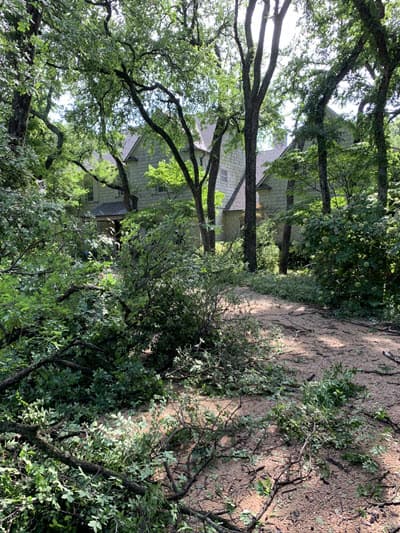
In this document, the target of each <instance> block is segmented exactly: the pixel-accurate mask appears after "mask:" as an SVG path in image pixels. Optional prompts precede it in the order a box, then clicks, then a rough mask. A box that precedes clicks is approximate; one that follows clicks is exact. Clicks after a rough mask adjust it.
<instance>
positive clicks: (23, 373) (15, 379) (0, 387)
mask: <svg viewBox="0 0 400 533" xmlns="http://www.w3.org/2000/svg"><path fill="white" fill-rule="evenodd" d="M74 346H86V347H88V348H91V349H92V350H97V351H103V350H102V349H101V348H99V347H98V346H96V345H95V344H92V343H90V342H86V341H82V340H80V339H75V340H73V341H72V342H70V343H69V344H67V346H65V347H64V348H62V349H61V350H58V351H57V352H56V353H55V354H54V355H51V356H50V357H46V358H44V359H41V360H40V361H36V363H33V364H31V365H30V366H27V367H25V368H23V369H22V370H20V371H19V372H16V373H15V374H13V375H12V376H10V377H8V378H6V379H5V380H3V381H2V382H0V393H2V392H4V391H5V390H6V389H8V388H9V387H12V386H13V385H16V384H17V383H19V382H20V381H22V380H23V379H24V378H26V377H28V376H29V375H30V374H32V372H35V370H38V369H39V368H42V367H43V366H45V365H50V364H60V365H63V366H68V367H70V368H73V369H75V370H81V371H83V372H85V373H87V372H91V369H90V368H87V367H83V366H81V365H78V364H77V363H74V362H72V361H66V360H65V359H63V358H62V356H63V355H64V354H66V353H67V352H68V351H69V350H70V349H71V348H73V347H74Z"/></svg>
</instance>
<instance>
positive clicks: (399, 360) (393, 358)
mask: <svg viewBox="0 0 400 533" xmlns="http://www.w3.org/2000/svg"><path fill="white" fill-rule="evenodd" d="M382 354H383V355H384V356H385V357H387V358H388V359H390V360H391V361H393V362H394V363H396V365H400V358H399V357H396V356H395V355H393V354H392V353H391V352H386V351H385V350H383V352H382Z"/></svg>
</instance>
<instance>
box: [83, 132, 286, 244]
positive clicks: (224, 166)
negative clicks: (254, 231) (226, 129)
mask: <svg viewBox="0 0 400 533" xmlns="http://www.w3.org/2000/svg"><path fill="white" fill-rule="evenodd" d="M198 129H199V132H198V139H197V141H196V143H195V148H196V156H197V157H198V161H199V164H200V165H202V166H203V167H204V168H205V167H206V165H207V162H208V158H209V155H210V147H211V142H212V136H213V132H214V126H207V127H203V128H200V127H199V128H198ZM229 141H230V139H229V135H225V136H224V138H223V143H222V150H221V160H220V169H219V174H218V178H217V184H216V190H217V191H219V192H222V193H223V201H222V204H221V205H220V206H218V207H217V213H216V215H217V216H216V223H217V228H219V231H217V239H219V240H225V241H231V240H234V239H235V238H237V237H238V236H239V234H240V228H241V226H242V224H243V218H244V205H245V204H244V170H245V156H244V151H243V148H242V147H239V146H237V147H233V148H232V146H230V145H229ZM284 148H285V146H284V145H283V144H281V145H278V146H277V147H275V148H273V149H272V150H267V151H264V152H260V154H259V156H258V160H257V182H259V181H260V180H261V179H262V177H263V165H264V164H265V163H266V162H271V161H273V160H274V159H276V157H278V156H279V155H280V154H281V153H282V151H283V150H284ZM103 159H106V160H108V161H109V162H111V163H113V162H114V163H115V161H113V158H112V157H111V156H110V155H105V156H104V157H103ZM122 159H123V161H124V162H125V164H126V168H127V173H128V178H129V182H130V185H131V191H132V193H133V194H134V195H135V197H136V201H137V206H136V207H137V209H138V210H141V209H146V208H148V207H152V206H154V205H156V204H157V203H158V202H160V201H162V200H163V199H166V198H168V191H167V190H166V189H165V188H164V187H152V186H150V184H149V179H148V177H147V176H146V173H147V170H148V168H149V165H152V166H153V167H156V166H157V165H158V163H159V162H160V161H162V160H168V159H170V155H169V154H168V151H167V150H166V148H165V144H164V143H163V142H162V141H153V142H152V143H151V144H149V143H148V142H146V139H145V138H144V137H142V136H138V135H128V136H127V137H126V139H125V144H124V148H123V153H122ZM88 189H89V193H88V197H87V208H88V210H89V211H90V213H91V214H92V215H93V216H94V217H95V218H96V220H97V224H98V228H99V230H100V231H103V232H104V231H106V230H107V229H109V228H110V227H113V229H114V231H115V232H118V231H119V226H120V221H121V220H122V218H123V217H124V216H125V215H126V213H127V211H126V208H125V205H124V202H123V198H122V193H121V192H120V191H118V190H115V189H112V188H110V187H107V186H105V185H102V184H100V183H98V182H96V181H94V180H91V182H90V183H88ZM179 199H191V193H190V191H189V189H188V188H187V189H185V190H183V192H181V193H180V194H179Z"/></svg>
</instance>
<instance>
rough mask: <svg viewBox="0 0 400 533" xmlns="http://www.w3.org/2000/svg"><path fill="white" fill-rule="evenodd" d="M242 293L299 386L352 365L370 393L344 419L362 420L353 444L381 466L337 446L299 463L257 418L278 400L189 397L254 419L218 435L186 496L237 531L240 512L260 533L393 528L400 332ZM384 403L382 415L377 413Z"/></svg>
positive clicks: (397, 511) (297, 450)
mask: <svg viewBox="0 0 400 533" xmlns="http://www.w3.org/2000/svg"><path fill="white" fill-rule="evenodd" d="M241 296H243V297H244V298H245V304H243V308H244V309H245V310H246V311H247V312H248V313H249V314H250V315H251V316H253V317H255V318H257V319H258V320H259V322H260V324H261V326H262V328H263V329H264V330H265V331H271V329H274V328H275V329H276V328H277V329H278V330H279V332H280V334H279V341H278V342H279V350H278V351H277V354H276V356H275V359H276V361H277V362H278V363H280V364H283V365H285V366H286V367H288V368H289V369H291V370H293V371H294V374H295V377H296V379H297V381H298V382H299V383H302V382H304V381H305V380H314V379H319V378H320V377H321V376H322V375H323V373H324V371H325V370H326V369H328V368H330V367H332V365H335V364H337V363H341V364H342V365H343V366H344V367H346V368H356V369H358V371H357V374H356V375H355V377H354V380H355V382H356V383H358V384H360V385H364V386H365V387H366V390H367V396H366V397H362V398H359V399H356V400H354V401H353V400H352V403H351V405H350V406H349V409H348V416H349V417H350V416H354V415H359V416H361V417H362V418H363V420H364V422H363V424H364V425H363V426H362V430H361V432H360V435H359V437H357V439H358V441H357V442H356V443H354V445H355V447H356V446H357V448H358V449H361V450H363V451H364V452H365V454H368V455H371V454H372V456H373V458H374V461H376V463H377V465H378V469H377V471H375V472H370V471H367V470H366V469H365V468H363V467H362V465H354V464H350V462H349V461H347V460H345V459H344V458H343V451H340V450H333V449H328V450H323V451H321V453H320V458H319V459H317V460H315V459H314V460H312V461H309V462H307V461H305V460H304V456H303V452H304V447H301V446H300V445H298V446H297V445H293V444H291V445H288V444H287V443H285V441H284V440H283V438H282V436H281V434H280V433H279V432H278V431H277V428H276V427H274V426H273V425H266V424H262V422H261V421H262V419H263V417H265V414H266V413H267V412H268V410H269V409H270V408H271V406H272V405H273V404H274V402H275V401H276V400H273V399H271V398H268V397H262V396H255V397H245V398H241V399H233V400H231V399H226V400H225V399H222V400H213V399H209V398H208V399H207V398H203V397H199V398H197V399H196V402H197V403H198V404H199V405H200V404H201V405H203V406H204V407H205V408H210V407H211V408H212V409H214V410H218V409H225V410H226V411H227V412H233V411H235V410H236V411H235V415H232V416H237V415H238V414H240V415H242V416H246V415H247V416H251V417H252V418H253V419H254V420H256V421H257V419H258V420H260V424H259V427H258V425H257V422H256V423H255V424H253V425H252V426H251V428H250V429H249V428H245V429H243V431H241V432H240V431H239V433H238V434H236V435H235V436H231V437H230V436H227V437H225V438H224V439H222V441H220V442H219V447H220V449H219V458H218V460H217V461H216V462H214V463H211V464H210V466H209V467H208V468H207V469H206V470H204V471H203V473H202V474H201V475H200V476H199V478H198V479H197V481H196V482H195V483H194V484H193V485H192V487H191V489H190V491H189V492H188V494H187V496H186V498H185V502H186V503H187V504H188V505H191V506H193V507H196V508H200V509H202V510H205V511H211V512H213V513H220V515H221V516H223V517H225V518H226V519H227V520H230V521H231V522H233V523H234V524H237V525H238V526H239V527H240V528H242V529H241V530H243V531H245V527H246V526H245V524H244V523H243V518H244V515H243V512H244V513H245V514H246V513H247V519H248V522H251V520H252V517H254V516H256V517H258V518H259V524H260V525H259V526H258V529H255V531H260V532H269V533H279V532H280V533H302V532H306V531H315V532H320V533H325V532H334V533H345V532H348V533H353V532H359V533H367V532H382V533H383V532H386V533H394V532H397V531H400V397H399V396H400V333H399V332H398V331H397V332H396V331H394V330H392V329H391V328H390V327H389V326H387V325H384V324H373V323H368V322H365V323H363V322H358V321H346V320H338V319H335V318H333V317H332V316H331V315H330V314H329V313H327V312H325V311H324V310H319V309H316V308H312V307H310V306H307V305H303V304H296V303H290V302H287V301H283V300H279V299H277V298H274V297H269V296H265V295H260V294H257V293H254V292H252V291H250V290H248V289H242V290H241ZM294 394H295V393H294ZM383 409H384V410H385V412H386V413H387V415H388V418H387V419H386V420H382V421H379V420H377V419H376V417H375V418H374V413H376V412H377V411H379V410H381V411H382V410H383ZM377 446H378V448H377ZM224 449H226V451H227V454H226V457H225V458H224V453H223V451H224ZM228 450H229V453H228ZM232 450H234V453H233V455H232ZM371 450H372V451H371ZM373 450H375V452H374V451H373ZM374 453H375V455H374ZM263 483H266V484H267V485H266V491H265V494H263V491H262V487H263ZM271 487H272V490H271ZM240 517H241V519H240ZM199 527H200V526H199ZM199 531H203V529H199Z"/></svg>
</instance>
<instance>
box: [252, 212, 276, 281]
mask: <svg viewBox="0 0 400 533" xmlns="http://www.w3.org/2000/svg"><path fill="white" fill-rule="evenodd" d="M275 234H276V231H275V225H274V223H273V222H272V221H271V220H270V219H267V220H263V222H261V223H260V224H259V225H258V226H257V268H258V270H266V271H268V272H277V271H278V261H279V248H278V246H277V245H276V243H275Z"/></svg>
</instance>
